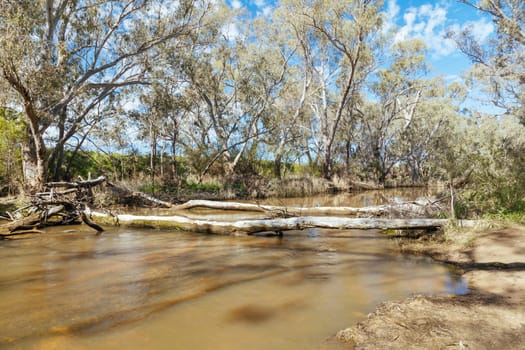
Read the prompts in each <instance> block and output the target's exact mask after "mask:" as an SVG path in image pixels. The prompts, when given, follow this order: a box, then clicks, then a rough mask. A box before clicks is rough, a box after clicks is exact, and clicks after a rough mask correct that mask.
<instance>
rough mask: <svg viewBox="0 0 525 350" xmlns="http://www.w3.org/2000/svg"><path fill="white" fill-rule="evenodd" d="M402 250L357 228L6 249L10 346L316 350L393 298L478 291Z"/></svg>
mask: <svg viewBox="0 0 525 350" xmlns="http://www.w3.org/2000/svg"><path fill="white" fill-rule="evenodd" d="M4 243H5V244H4ZM393 244H394V243H393V242H392V241H390V240H388V239H385V238H384V237H383V236H381V235H379V234H377V232H374V231H358V230H356V231H327V230H307V231H304V232H300V231H298V232H290V233H289V234H288V233H287V234H286V235H285V236H284V237H281V238H275V237H271V238H262V237H229V236H206V235H198V234H191V233H173V232H169V231H158V230H130V229H125V228H116V229H112V230H109V231H108V232H106V233H105V234H104V235H102V236H94V235H92V234H88V233H87V232H83V231H76V232H70V233H67V234H63V233H60V231H59V230H58V229H56V228H55V229H53V230H49V231H48V232H47V234H46V235H45V236H41V237H39V238H37V239H34V240H30V241H11V242H3V243H2V245H1V246H0V261H1V262H2V264H3V268H2V269H1V270H0V329H2V334H3V335H2V336H0V345H1V344H2V343H10V344H18V345H19V346H20V348H28V347H29V348H31V347H39V346H38V344H40V343H39V342H41V341H42V340H43V339H47V338H48V337H57V336H67V346H66V345H64V347H67V348H72V349H75V348H77V349H85V348H93V347H96V348H101V349H104V348H107V349H109V348H114V347H115V346H119V347H125V348H129V349H134V348H136V349H139V348H166V347H167V344H170V345H173V344H175V345H173V347H170V348H181V349H182V348H195V349H205V348H213V349H230V350H235V349H243V348H246V346H248V345H247V344H249V346H250V347H251V348H252V350H257V349H266V348H272V349H294V348H295V349H308V348H310V349H313V348H316V346H317V344H319V343H320V342H321V341H322V340H323V339H324V338H326V337H327V336H329V335H331V334H333V332H335V331H336V330H338V329H340V328H343V327H345V326H347V325H349V324H350V323H352V322H353V321H355V320H356V319H358V318H359V317H362V315H363V314H365V313H366V312H370V311H371V310H372V309H373V308H374V307H375V305H376V304H377V303H379V302H381V301H383V300H386V299H393V298H401V297H404V296H407V295H409V294H412V293H421V292H423V293H459V294H461V293H464V292H466V291H468V288H467V287H466V285H465V284H464V282H463V281H462V280H461V278H459V277H458V275H455V274H454V273H453V271H449V270H447V268H446V267H444V266H441V265H436V264H434V263H432V262H430V261H428V260H426V259H424V258H410V259H409V258H405V257H401V256H399V255H396V254H394V253H392V251H393V250H392V245H393ZM261 325H264V327H260V326H261ZM202 330H205V331H204V332H203V331H202ZM230 339H235V340H236V342H235V343H231V340H230ZM61 340H62V341H66V340H64V339H62V338H61Z"/></svg>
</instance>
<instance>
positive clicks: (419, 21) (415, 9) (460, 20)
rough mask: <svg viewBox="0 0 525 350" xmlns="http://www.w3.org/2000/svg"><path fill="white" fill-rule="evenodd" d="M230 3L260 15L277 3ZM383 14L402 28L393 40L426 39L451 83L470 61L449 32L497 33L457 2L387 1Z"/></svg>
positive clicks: (431, 57)
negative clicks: (450, 36)
mask: <svg viewBox="0 0 525 350" xmlns="http://www.w3.org/2000/svg"><path fill="white" fill-rule="evenodd" d="M226 1H227V2H228V3H229V5H230V6H231V7H232V8H236V9H239V8H243V7H244V8H247V9H248V10H250V11H251V12H252V13H253V14H254V15H259V16H262V15H268V14H270V13H271V11H272V9H273V8H274V7H275V3H276V2H275V1H274V0H255V1H252V0H226ZM383 11H384V12H385V13H386V15H387V22H386V25H387V27H389V28H397V29H398V31H397V34H396V35H395V36H394V38H393V39H394V40H395V41H400V40H404V39H411V38H421V39H423V41H424V42H425V43H426V44H427V46H428V49H429V53H428V63H429V64H430V66H431V68H432V71H431V74H432V75H442V76H444V77H445V78H446V79H447V81H454V80H456V79H458V78H459V76H460V74H461V72H463V71H465V70H467V69H468V68H469V66H470V62H469V60H468V59H467V58H466V57H465V56H464V55H463V54H462V53H461V52H459V50H458V49H457V48H456V46H455V44H454V42H453V41H452V40H450V39H446V38H445V35H446V33H447V32H448V31H449V30H454V31H456V32H459V31H460V30H462V29H464V28H466V27H470V28H471V30H472V33H473V34H474V36H475V37H476V38H477V39H479V40H480V41H481V42H483V41H485V40H487V39H488V38H489V37H490V35H491V34H492V33H493V32H494V30H495V27H494V24H493V23H492V21H491V20H490V19H489V18H488V17H487V16H484V15H482V14H481V13H480V12H478V11H476V10H475V9H474V8H472V7H470V6H467V5H465V4H462V3H459V2H458V1H456V0H441V1H429V0H385V1H384V8H383Z"/></svg>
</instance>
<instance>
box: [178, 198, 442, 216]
mask: <svg viewBox="0 0 525 350" xmlns="http://www.w3.org/2000/svg"><path fill="white" fill-rule="evenodd" d="M193 208H207V209H218V210H237V211H250V212H265V213H270V214H272V215H273V216H278V217H293V216H320V215H338V216H354V217H363V216H366V217H369V216H376V217H379V216H390V217H429V216H434V215H435V214H436V213H437V212H439V211H440V210H441V207H440V206H438V205H437V204H436V203H432V202H429V201H424V202H423V201H421V202H405V203H393V204H385V205H374V206H369V207H362V208H354V207H309V208H303V207H285V206H274V205H259V204H250V203H237V202H218V201H208V200H190V201H188V202H186V203H183V204H180V205H176V206H173V207H172V209H174V210H175V211H179V210H190V209H193Z"/></svg>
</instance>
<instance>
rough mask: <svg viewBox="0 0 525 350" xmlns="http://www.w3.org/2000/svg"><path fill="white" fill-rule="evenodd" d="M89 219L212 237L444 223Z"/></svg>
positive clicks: (95, 216) (98, 216)
mask: <svg viewBox="0 0 525 350" xmlns="http://www.w3.org/2000/svg"><path fill="white" fill-rule="evenodd" d="M87 214H88V215H89V217H90V218H91V219H92V220H93V221H94V222H96V223H99V224H101V225H111V224H113V225H124V226H130V227H148V228H163V229H173V230H180V231H191V232H199V233H213V234H248V235H249V234H254V233H258V232H264V231H275V232H282V231H288V230H302V229H306V228H312V227H317V228H327V229H379V230H386V229H433V228H438V227H442V226H444V225H446V224H447V223H448V222H449V221H448V220H446V219H371V218H341V217H320V216H302V217H293V218H280V219H256V220H239V221H232V222H228V221H213V220H198V219H190V218H187V217H184V216H143V215H128V214H121V215H114V216H110V215H107V214H104V213H99V212H88V213H87Z"/></svg>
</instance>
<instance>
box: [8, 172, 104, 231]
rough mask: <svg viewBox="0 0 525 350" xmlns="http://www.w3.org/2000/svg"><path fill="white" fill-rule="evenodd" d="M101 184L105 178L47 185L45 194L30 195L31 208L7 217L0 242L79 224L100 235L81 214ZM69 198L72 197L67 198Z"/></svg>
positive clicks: (97, 228) (93, 224) (22, 209)
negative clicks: (57, 226)
mask: <svg viewBox="0 0 525 350" xmlns="http://www.w3.org/2000/svg"><path fill="white" fill-rule="evenodd" d="M104 181H106V178H105V177H103V176H101V177H98V178H97V179H94V180H82V181H78V182H49V183H47V184H46V186H45V187H46V189H47V191H46V192H41V193H37V194H36V195H34V196H33V198H32V200H31V205H29V206H27V207H24V208H21V209H19V210H18V211H17V212H15V215H11V214H10V215H9V216H10V217H11V219H12V220H11V221H8V222H7V223H5V224H3V225H0V238H1V237H9V236H13V235H21V234H27V233H40V232H41V231H39V230H37V229H38V228H42V227H45V226H51V225H67V224H73V223H80V222H81V221H83V222H84V223H86V225H88V226H90V227H92V228H93V229H95V230H97V231H98V232H101V231H104V229H103V228H102V227H101V226H99V225H97V224H95V223H93V222H92V221H91V220H89V218H88V217H87V216H86V215H85V213H84V210H85V209H86V205H87V204H89V203H91V202H92V200H93V192H92V188H93V187H94V186H97V185H100V184H101V183H103V182H104ZM62 189H65V190H62ZM71 196H74V197H73V198H71Z"/></svg>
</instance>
